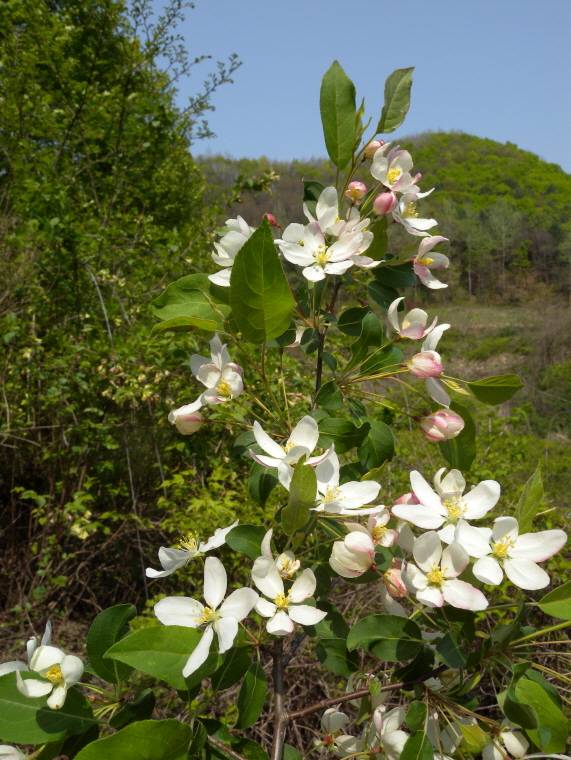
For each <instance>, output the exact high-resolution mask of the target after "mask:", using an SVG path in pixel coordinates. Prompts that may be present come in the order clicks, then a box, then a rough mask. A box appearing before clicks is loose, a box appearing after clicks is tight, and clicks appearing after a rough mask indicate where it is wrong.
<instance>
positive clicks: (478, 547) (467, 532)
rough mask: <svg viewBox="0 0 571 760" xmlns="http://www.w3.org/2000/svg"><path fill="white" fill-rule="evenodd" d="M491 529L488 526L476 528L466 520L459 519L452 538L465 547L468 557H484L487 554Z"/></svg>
mask: <svg viewBox="0 0 571 760" xmlns="http://www.w3.org/2000/svg"><path fill="white" fill-rule="evenodd" d="M491 536H492V531H491V530H490V528H476V527H474V526H473V525H470V523H467V522H466V520H459V521H458V524H457V525H456V530H455V533H454V540H455V541H457V542H458V543H459V544H460V546H462V548H463V549H465V550H466V551H467V552H468V554H469V555H470V557H485V556H486V554H489V553H490V551H491V549H490V539H491Z"/></svg>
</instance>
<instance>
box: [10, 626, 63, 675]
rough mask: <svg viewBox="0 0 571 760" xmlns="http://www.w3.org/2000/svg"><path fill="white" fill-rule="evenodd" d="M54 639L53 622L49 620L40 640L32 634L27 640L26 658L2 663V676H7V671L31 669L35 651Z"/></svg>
mask: <svg viewBox="0 0 571 760" xmlns="http://www.w3.org/2000/svg"><path fill="white" fill-rule="evenodd" d="M51 640H52V624H51V623H50V621H49V620H48V622H47V623H46V627H45V629H44V633H43V635H42V638H41V639H40V641H38V637H37V636H31V637H30V638H29V639H28V641H27V642H26V660H27V662H24V661H23V660H11V661H10V662H4V663H2V664H0V676H5V675H6V674H7V673H14V672H15V671H17V670H31V665H30V663H31V661H32V657H33V655H34V652H35V651H36V649H37V648H38V647H39V646H48V645H49V644H50V643H51Z"/></svg>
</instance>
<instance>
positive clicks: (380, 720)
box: [368, 705, 409, 760]
mask: <svg viewBox="0 0 571 760" xmlns="http://www.w3.org/2000/svg"><path fill="white" fill-rule="evenodd" d="M405 717H406V707H404V706H400V707H395V708H393V709H392V710H388V711H387V710H386V708H385V707H384V705H381V706H379V707H377V708H376V709H375V711H374V712H373V723H372V725H371V728H370V730H369V736H368V744H369V747H371V748H375V749H376V748H377V747H380V749H381V750H382V752H383V756H384V757H386V758H387V760H398V758H399V757H400V755H401V752H402V751H403V748H404V745H405V744H406V742H407V740H408V738H409V735H408V734H407V733H406V731H402V730H401V728H400V727H401V726H402V724H403V722H404V719H405Z"/></svg>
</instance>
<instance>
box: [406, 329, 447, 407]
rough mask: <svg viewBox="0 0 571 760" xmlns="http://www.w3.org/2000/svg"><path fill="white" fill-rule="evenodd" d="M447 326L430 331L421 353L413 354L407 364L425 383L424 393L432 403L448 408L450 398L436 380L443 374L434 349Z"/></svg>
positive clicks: (439, 360)
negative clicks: (425, 392)
mask: <svg viewBox="0 0 571 760" xmlns="http://www.w3.org/2000/svg"><path fill="white" fill-rule="evenodd" d="M449 327H450V325H449V324H441V325H438V326H437V327H435V328H434V329H433V330H431V331H430V332H429V333H428V335H427V336H426V338H425V339H424V341H423V343H422V348H421V352H420V353H418V354H415V355H414V356H413V357H412V358H411V359H410V360H409V362H408V367H409V369H410V371H411V372H412V374H413V375H416V377H422V378H424V379H425V381H426V391H427V393H428V395H429V396H430V398H431V399H433V401H436V403H437V404H441V405H442V406H446V407H448V406H450V396H449V395H448V392H447V391H446V389H445V388H444V386H443V385H442V383H441V382H440V380H438V377H439V376H440V375H441V374H442V372H443V367H442V359H441V357H440V354H439V353H438V352H437V351H436V347H437V346H438V343H439V341H440V338H441V337H442V335H443V333H444V332H445V330H448V328H449Z"/></svg>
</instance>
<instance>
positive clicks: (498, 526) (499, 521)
mask: <svg viewBox="0 0 571 760" xmlns="http://www.w3.org/2000/svg"><path fill="white" fill-rule="evenodd" d="M518 533H519V527H518V524H517V520H516V519H515V517H496V519H495V520H494V527H493V528H492V538H493V540H494V541H501V540H502V539H503V538H509V539H510V540H511V541H515V540H516V538H517V537H518Z"/></svg>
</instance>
